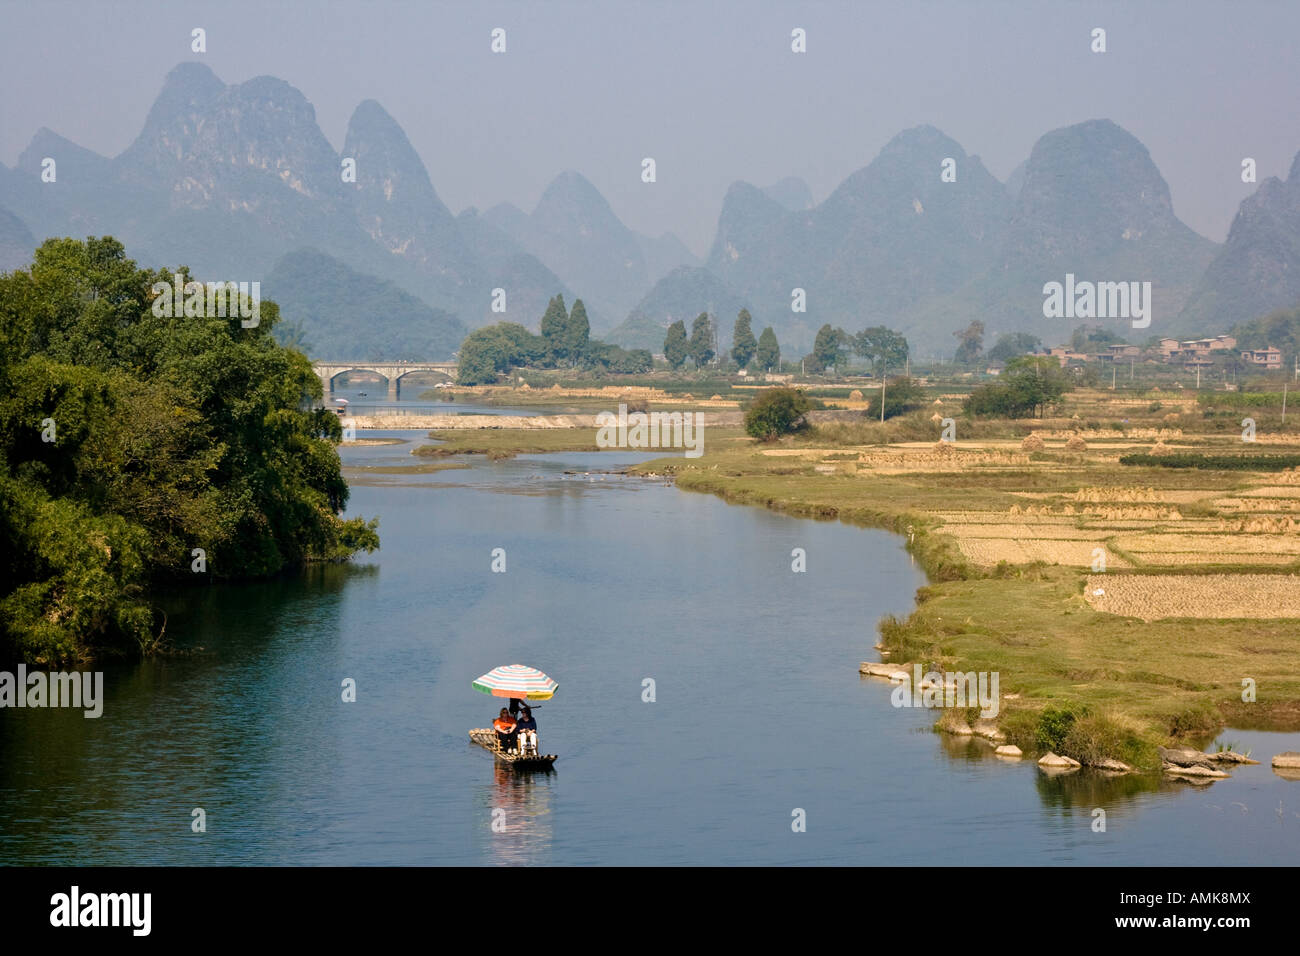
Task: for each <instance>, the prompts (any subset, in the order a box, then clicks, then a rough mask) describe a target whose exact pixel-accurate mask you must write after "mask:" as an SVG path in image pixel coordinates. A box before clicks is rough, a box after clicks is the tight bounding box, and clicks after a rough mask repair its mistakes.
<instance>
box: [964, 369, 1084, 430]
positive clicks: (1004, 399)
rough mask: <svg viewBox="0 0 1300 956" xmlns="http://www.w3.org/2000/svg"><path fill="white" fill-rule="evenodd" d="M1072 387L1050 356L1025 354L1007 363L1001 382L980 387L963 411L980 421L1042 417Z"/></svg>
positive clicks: (971, 396) (972, 393) (999, 378)
mask: <svg viewBox="0 0 1300 956" xmlns="http://www.w3.org/2000/svg"><path fill="white" fill-rule="evenodd" d="M1070 387H1071V385H1070V381H1069V379H1068V378H1067V377H1066V374H1065V370H1064V369H1062V368H1061V363H1060V362H1058V361H1057V360H1056V359H1055V358H1053V357H1050V356H1037V355H1024V356H1021V357H1020V358H1014V359H1012V360H1011V361H1010V362H1008V363H1007V366H1006V368H1005V369H1003V371H1002V374H1001V375H1000V376H998V381H996V382H990V383H989V384H988V385H981V386H980V387H979V388H977V389H975V390H974V391H972V392H971V393H970V395H968V396H967V397H966V400H965V402H963V403H962V408H963V409H965V411H966V412H967V414H969V415H973V416H976V417H979V418H1025V417H1028V416H1030V415H1041V414H1042V412H1043V410H1044V409H1045V408H1046V407H1047V406H1048V405H1050V404H1052V403H1054V402H1056V401H1058V400H1059V399H1060V398H1061V396H1062V395H1064V394H1065V393H1066V392H1067V391H1069V389H1070Z"/></svg>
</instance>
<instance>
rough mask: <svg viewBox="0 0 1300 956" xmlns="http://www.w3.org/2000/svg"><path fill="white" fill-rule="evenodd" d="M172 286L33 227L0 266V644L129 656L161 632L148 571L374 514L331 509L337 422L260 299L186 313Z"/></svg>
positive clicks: (64, 653) (66, 654)
mask: <svg viewBox="0 0 1300 956" xmlns="http://www.w3.org/2000/svg"><path fill="white" fill-rule="evenodd" d="M180 275H181V282H182V283H186V282H187V281H188V280H189V278H190V277H189V274H188V272H187V271H186V270H180ZM172 282H173V275H172V273H171V271H170V270H168V271H158V272H152V271H148V270H143V269H139V268H137V267H136V264H135V263H134V262H132V261H131V260H130V259H128V258H127V257H126V254H125V250H124V249H123V247H122V245H121V243H119V242H117V241H116V240H114V239H111V238H108V237H104V238H99V239H96V238H91V239H88V240H86V241H84V242H81V241H77V240H73V239H51V240H49V241H47V242H46V243H44V244H43V245H42V246H41V247H40V248H39V249H37V250H36V254H35V259H34V261H33V263H32V266H31V268H30V269H27V270H18V271H15V272H13V273H10V274H7V275H3V276H0V516H2V517H0V567H2V568H3V574H0V644H3V645H8V651H9V653H11V654H12V655H14V656H16V657H19V658H22V659H26V660H29V661H36V662H40V663H45V664H61V663H66V662H70V661H80V660H87V659H92V658H94V657H97V656H103V655H108V654H121V653H139V652H140V651H141V650H147V649H149V648H151V647H153V646H155V645H156V643H157V641H158V639H159V636H160V635H161V634H162V631H163V624H162V618H161V613H160V612H159V611H158V610H157V609H156V608H155V607H154V605H153V604H152V602H151V601H150V599H149V594H150V593H151V588H152V585H154V584H156V583H158V582H160V581H166V580H174V581H179V582H190V581H199V580H211V579H212V578H214V577H215V578H236V577H258V576H264V575H269V574H274V573H277V572H279V571H282V570H284V569H286V568H290V567H294V566H297V565H301V564H303V563H305V562H308V561H314V560H338V559H341V558H346V557H347V556H349V555H350V554H352V553H353V552H354V551H356V550H358V549H359V548H365V549H367V550H370V549H373V548H374V547H376V546H377V545H378V536H377V534H376V532H375V522H370V523H367V522H365V521H364V520H363V519H360V518H353V519H349V520H346V521H345V520H343V519H341V518H340V517H339V514H340V512H341V511H342V510H343V508H344V507H345V506H346V504H347V499H348V488H347V485H346V483H345V482H344V480H343V477H342V472H341V468H340V464H339V458H338V453H337V451H336V450H335V448H334V443H335V442H337V441H338V440H339V438H340V437H341V435H342V429H341V426H340V424H339V421H338V416H337V415H335V414H333V413H332V412H328V411H326V410H325V409H321V408H315V409H313V407H312V406H313V403H314V402H316V401H318V400H319V399H320V398H321V384H320V380H319V379H318V378H317V377H316V375H315V374H314V372H313V371H312V368H311V364H310V363H309V362H308V360H307V358H306V357H305V356H303V355H302V354H301V353H299V352H297V351H293V350H290V349H286V348H284V347H282V346H281V345H280V344H278V343H277V341H276V339H275V337H274V330H275V327H276V325H277V324H278V323H279V321H280V315H279V309H278V308H277V306H276V305H275V303H273V302H270V301H263V302H261V303H260V308H259V312H258V321H257V322H256V323H250V325H249V326H248V327H245V326H244V325H243V322H242V321H241V318H242V317H241V316H240V315H239V314H238V313H237V312H235V314H228V315H226V316H219V315H208V314H205V313H204V311H203V310H201V309H200V310H198V312H197V314H191V315H188V316H187V315H185V314H184V312H185V310H184V309H176V310H168V309H164V308H161V306H162V305H163V303H164V302H166V301H167V297H163V296H161V295H160V292H159V291H156V290H158V289H160V288H162V287H164V286H165V287H167V288H168V290H169V291H170V288H171V286H172ZM155 302H157V305H158V306H159V308H158V309H155V308H154V304H155ZM248 304H249V305H251V303H248ZM195 549H201V551H202V554H203V555H204V560H205V562H206V566H205V568H204V570H203V571H202V574H201V575H200V574H195V573H194V572H193V565H192V561H194V560H196V559H195V558H194V557H193V555H194V552H195ZM0 650H3V649H0Z"/></svg>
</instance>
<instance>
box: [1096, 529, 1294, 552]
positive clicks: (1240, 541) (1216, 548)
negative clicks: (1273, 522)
mask: <svg viewBox="0 0 1300 956" xmlns="http://www.w3.org/2000/svg"><path fill="white" fill-rule="evenodd" d="M1115 544H1116V546H1118V547H1120V548H1123V549H1124V550H1125V551H1133V552H1138V551H1146V552H1150V551H1157V552H1161V553H1164V554H1179V553H1206V554H1222V555H1227V554H1231V555H1237V554H1293V555H1300V536H1297V535H1280V534H1252V535H1249V536H1246V535H1238V534H1135V535H1125V536H1122V537H1119V538H1116V540H1115Z"/></svg>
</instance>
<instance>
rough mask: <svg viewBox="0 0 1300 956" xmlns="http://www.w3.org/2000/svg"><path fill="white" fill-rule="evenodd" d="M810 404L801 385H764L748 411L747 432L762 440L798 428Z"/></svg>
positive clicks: (746, 418) (803, 421)
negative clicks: (801, 389)
mask: <svg viewBox="0 0 1300 956" xmlns="http://www.w3.org/2000/svg"><path fill="white" fill-rule="evenodd" d="M811 408H812V403H811V402H810V401H809V400H808V396H806V395H804V393H803V392H802V391H800V390H798V389H794V388H767V389H764V390H763V391H761V392H759V393H758V397H757V398H755V399H754V401H753V402H752V403H751V404H750V406H749V408H748V409H747V410H746V411H745V433H746V434H748V435H751V436H752V437H754V438H757V439H759V440H760V441H771V440H772V439H774V438H779V437H781V436H782V435H786V434H789V433H790V432H793V431H798V430H799V429H800V428H802V427H803V426H804V424H805V419H804V415H805V414H807V412H808V411H809V410H810V409H811Z"/></svg>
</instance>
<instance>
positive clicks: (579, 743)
mask: <svg viewBox="0 0 1300 956" xmlns="http://www.w3.org/2000/svg"><path fill="white" fill-rule="evenodd" d="M361 435H362V437H364V438H374V437H381V436H383V435H387V436H389V437H400V438H401V439H403V442H404V443H403V444H394V445H383V446H379V445H375V446H362V447H350V448H346V449H344V450H343V458H344V461H345V464H346V465H348V466H349V467H350V468H354V469H355V468H358V467H364V466H381V467H382V466H384V465H393V464H398V465H400V464H408V463H410V462H411V458H410V455H409V452H410V449H411V448H412V447H413V445H414V443H419V442H420V441H422V440H423V435H422V434H420V433H413V432H392V433H375V432H363V433H361ZM645 457H647V456H638V455H633V454H624V453H616V452H605V453H600V454H561V455H551V456H532V457H526V458H519V459H515V460H512V461H506V462H500V463H486V462H484V461H483V460H482V459H477V460H475V462H474V466H473V468H471V469H468V470H449V471H441V472H437V473H432V474H405V475H399V474H388V473H384V472H375V471H367V472H356V471H352V472H350V473H349V478H350V480H352V481H353V492H352V500H351V503H350V507H349V512H350V513H352V514H363V515H366V516H368V517H369V516H375V515H378V516H379V517H380V529H379V530H380V534H381V536H382V539H383V549H382V551H380V552H377V553H375V554H373V555H370V556H363V557H361V558H360V559H358V560H357V561H356V562H354V563H353V564H351V565H348V566H343V567H330V568H325V569H314V570H312V571H311V572H309V573H306V574H304V575H302V576H298V577H294V578H292V579H286V580H278V581H274V582H268V583H260V584H253V585H238V586H218V587H212V588H209V589H207V590H203V591H193V592H188V593H186V594H184V595H181V596H178V597H177V599H175V600H174V601H173V602H172V609H171V612H170V619H169V624H168V633H169V634H170V635H172V636H173V639H174V640H175V642H176V643H177V645H178V646H179V647H181V648H185V649H188V650H189V653H187V654H184V655H178V656H171V657H167V658H163V659H158V660H152V661H147V662H145V663H141V664H133V665H130V666H120V667H117V668H112V669H109V670H108V672H107V675H106V684H107V687H106V698H107V699H106V703H105V707H104V715H103V717H102V718H100V719H98V720H87V719H84V718H83V717H82V716H81V715H80V713H79V712H67V711H50V710H44V711H37V710H8V711H6V712H5V713H4V714H3V717H0V862H2V863H74V862H77V863H104V864H110V863H112V864H132V863H134V864H140V863H168V864H204V863H257V864H381V863H397V864H498V863H535V864H632V865H656V864H691V863H695V864H744V863H763V864H799V863H835V864H853V863H856V864H922V863H934V864H954V865H960V866H987V865H1000V864H1019V863H1025V864H1054V865H1061V864H1134V865H1150V864H1193V863H1197V864H1214V863H1234V864H1283V863H1287V864H1293V863H1294V862H1295V860H1296V859H1297V858H1298V857H1300V783H1288V782H1286V781H1284V780H1282V779H1280V778H1279V777H1277V776H1276V775H1274V774H1273V772H1272V771H1271V769H1270V768H1269V767H1268V765H1267V764H1268V758H1269V756H1271V755H1272V754H1273V753H1277V752H1278V751H1281V750H1300V735H1294V734H1291V735H1279V734H1264V733H1249V732H1228V733H1225V734H1224V735H1223V736H1224V738H1225V739H1230V740H1232V741H1233V742H1235V744H1236V745H1237V749H1239V750H1243V751H1244V750H1247V749H1252V748H1253V750H1254V752H1255V756H1256V757H1262V758H1263V764H1261V765H1260V766H1248V767H1243V768H1241V769H1239V770H1236V771H1235V772H1234V774H1233V776H1232V778H1231V779H1229V780H1223V781H1220V782H1217V783H1215V784H1214V785H1212V786H1209V787H1205V788H1203V789H1196V788H1193V787H1191V786H1187V785H1177V784H1165V783H1161V782H1159V781H1158V780H1153V779H1151V778H1149V777H1146V778H1135V777H1130V778H1121V779H1119V780H1110V781H1107V780H1104V779H1102V778H1100V777H1098V776H1096V775H1094V774H1091V773H1079V774H1075V775H1072V776H1069V777H1055V778H1049V777H1047V776H1045V775H1044V774H1043V773H1041V772H1040V771H1039V770H1038V769H1037V768H1036V767H1035V766H1034V765H1033V764H1032V763H1029V762H1024V763H1006V762H1003V761H1000V760H997V759H995V758H993V757H991V755H990V753H989V750H990V748H989V747H987V746H986V745H984V744H982V743H975V742H956V743H954V742H951V741H947V740H945V739H944V738H941V737H939V736H937V735H935V734H933V733H931V732H929V729H928V728H929V727H930V725H931V724H932V723H933V721H934V719H935V714H934V713H932V712H924V711H919V710H907V709H895V708H894V707H892V706H891V704H890V698H889V690H890V688H889V685H888V684H886V683H884V682H882V681H878V680H873V679H868V678H862V677H859V675H858V673H857V665H858V662H859V661H860V660H864V659H866V658H868V657H870V656H872V654H873V652H872V651H871V649H870V648H871V645H872V644H873V643H874V641H875V639H876V638H875V623H876V621H877V619H879V617H880V616H881V615H883V614H886V613H905V612H907V611H908V610H909V609H910V608H911V606H912V603H913V594H914V592H915V590H916V588H917V587H918V586H920V585H921V584H922V583H924V582H923V579H922V576H921V575H920V573H919V571H918V570H917V569H916V568H914V567H913V566H912V564H911V561H910V559H909V557H908V555H907V553H906V552H905V551H904V550H903V548H902V546H901V543H900V539H898V538H897V537H895V536H892V535H889V534H886V533H884V532H880V531H871V530H864V529H861V528H854V527H849V526H846V525H843V524H839V523H835V522H814V521H809V520H802V519H794V518H787V517H783V516H780V515H777V514H773V513H770V512H767V511H764V510H762V509H758V508H747V507H736V506H729V505H727V504H724V503H723V502H722V501H720V500H718V499H716V498H713V497H711V496H706V495H698V494H689V493H686V492H681V491H678V490H677V489H676V488H672V487H665V486H664V485H663V483H662V482H658V481H654V480H639V479H630V478H623V477H618V476H615V475H602V474H597V473H595V472H592V473H591V474H583V473H584V472H589V471H591V470H592V469H602V470H605V469H611V468H617V467H618V466H620V465H624V464H627V463H630V462H633V461H639V460H644V458H645ZM421 460H422V461H427V459H421ZM566 472H576V473H577V474H567V473H566ZM498 548H500V549H504V555H505V562H506V570H505V572H504V573H494V572H493V571H492V563H493V551H494V549H498ZM795 548H802V549H804V551H805V552H806V555H807V571H806V572H805V573H793V572H792V571H791V561H792V558H791V552H792V550H793V549H795ZM507 663H523V664H530V665H533V666H536V667H540V668H542V669H543V670H545V671H546V672H547V673H549V674H550V675H551V676H553V677H554V678H555V679H556V680H558V681H559V690H558V693H557V695H556V697H555V699H554V700H552V701H550V702H548V703H545V704H543V705H541V706H539V707H538V708H537V710H536V716H537V717H538V722H539V725H540V736H541V742H542V747H543V749H544V750H546V751H549V752H553V753H557V754H559V761H558V762H557V764H556V769H555V771H554V772H553V773H550V774H534V775H522V774H521V775H515V774H511V773H509V772H503V771H501V770H498V769H497V767H496V766H495V765H494V762H493V760H492V758H491V757H490V756H489V755H488V754H487V753H486V752H485V751H483V750H481V749H479V748H477V747H474V746H472V745H470V744H469V743H468V740H467V737H466V731H468V730H469V729H470V728H471V727H483V726H487V725H488V723H489V722H490V720H491V718H492V716H493V715H494V711H495V709H496V708H497V707H498V706H499V701H497V700H496V699H494V698H488V697H485V696H483V695H482V694H479V693H476V692H475V691H474V690H472V689H471V687H470V681H471V680H472V679H473V678H475V677H477V676H478V675H479V674H482V673H483V672H485V671H487V670H489V669H490V668H492V667H494V666H496V665H498V664H507ZM345 678H352V679H354V680H355V681H356V687H357V700H356V702H355V703H345V702H344V701H343V700H342V694H341V684H342V681H343V680H344V679H345ZM647 679H649V680H652V681H653V682H654V684H653V687H654V697H655V699H654V701H653V702H647V701H645V700H643V693H644V691H643V687H644V686H645V685H644V682H645V681H646V680H647ZM1096 807H1100V808H1102V809H1104V810H1105V811H1106V814H1107V826H1106V832H1104V833H1100V832H1094V830H1093V827H1092V823H1093V819H1094V818H1093V809H1094V808H1096ZM196 808H202V809H203V810H204V812H205V814H206V822H207V829H206V832H204V833H194V832H192V829H191V820H192V812H193V811H194V810H195V809H196ZM796 809H800V810H802V811H804V814H805V815H806V821H807V822H806V832H793V831H792V828H791V822H792V819H793V817H792V814H793V813H794V811H795V810H796ZM496 810H501V811H504V815H502V814H500V813H495V814H494V811H496ZM494 819H497V820H503V821H504V830H501V831H497V830H494V829H493V820H494Z"/></svg>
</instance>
